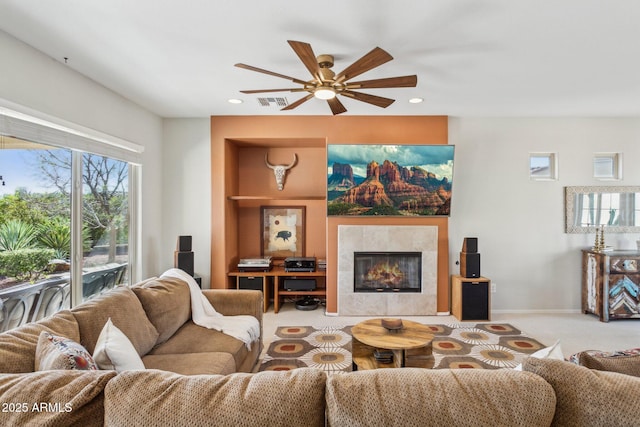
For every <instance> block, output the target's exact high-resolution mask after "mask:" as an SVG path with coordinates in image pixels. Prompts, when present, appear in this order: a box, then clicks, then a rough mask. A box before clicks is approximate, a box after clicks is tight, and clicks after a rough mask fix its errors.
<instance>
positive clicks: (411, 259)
mask: <svg viewBox="0 0 640 427" xmlns="http://www.w3.org/2000/svg"><path fill="white" fill-rule="evenodd" d="M353 255H354V257H353V261H354V262H353V266H354V275H353V277H354V280H353V281H354V291H355V292H421V281H422V253H421V252H354V254H353Z"/></svg>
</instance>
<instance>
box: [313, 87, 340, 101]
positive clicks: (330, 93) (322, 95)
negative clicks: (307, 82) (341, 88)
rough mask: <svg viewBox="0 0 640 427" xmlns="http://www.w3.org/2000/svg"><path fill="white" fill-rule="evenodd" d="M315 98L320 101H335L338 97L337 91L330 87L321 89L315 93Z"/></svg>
mask: <svg viewBox="0 0 640 427" xmlns="http://www.w3.org/2000/svg"><path fill="white" fill-rule="evenodd" d="M313 96H315V97H316V98H318V99H333V98H335V97H336V91H335V90H333V89H331V88H329V87H321V88H318V89H316V90H315V91H314V92H313Z"/></svg>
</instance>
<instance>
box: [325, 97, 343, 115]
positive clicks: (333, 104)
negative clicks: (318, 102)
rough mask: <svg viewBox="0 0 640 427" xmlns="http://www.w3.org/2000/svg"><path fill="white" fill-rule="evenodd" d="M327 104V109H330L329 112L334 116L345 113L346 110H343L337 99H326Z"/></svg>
mask: <svg viewBox="0 0 640 427" xmlns="http://www.w3.org/2000/svg"><path fill="white" fill-rule="evenodd" d="M327 103H328V104H329V107H330V108H331V112H332V113H333V115H334V116H335V115H336V114H342V113H344V112H346V111H347V109H346V108H344V105H342V102H340V100H339V99H338V98H337V97H335V98H331V99H327Z"/></svg>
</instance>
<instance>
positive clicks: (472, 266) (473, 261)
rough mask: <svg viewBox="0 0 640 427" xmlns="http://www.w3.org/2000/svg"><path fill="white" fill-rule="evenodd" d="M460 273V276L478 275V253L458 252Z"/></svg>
mask: <svg viewBox="0 0 640 427" xmlns="http://www.w3.org/2000/svg"><path fill="white" fill-rule="evenodd" d="M460 275H461V276H462V277H480V254H479V253H477V252H476V253H469V252H460Z"/></svg>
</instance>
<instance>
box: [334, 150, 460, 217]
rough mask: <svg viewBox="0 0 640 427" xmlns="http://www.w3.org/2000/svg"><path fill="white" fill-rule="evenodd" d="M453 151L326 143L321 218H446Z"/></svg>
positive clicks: (449, 198)
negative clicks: (324, 213) (324, 205)
mask: <svg viewBox="0 0 640 427" xmlns="http://www.w3.org/2000/svg"><path fill="white" fill-rule="evenodd" d="M454 147H455V146H453V145H410V144H406V145H383V144H377V145H373V144H371V145H370V144H329V145H328V147H327V214H328V215H331V216H336V215H350V216H354V215H356V216H365V215H385V216H449V215H450V213H451V194H452V189H453V159H454Z"/></svg>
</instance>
